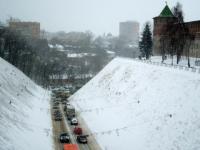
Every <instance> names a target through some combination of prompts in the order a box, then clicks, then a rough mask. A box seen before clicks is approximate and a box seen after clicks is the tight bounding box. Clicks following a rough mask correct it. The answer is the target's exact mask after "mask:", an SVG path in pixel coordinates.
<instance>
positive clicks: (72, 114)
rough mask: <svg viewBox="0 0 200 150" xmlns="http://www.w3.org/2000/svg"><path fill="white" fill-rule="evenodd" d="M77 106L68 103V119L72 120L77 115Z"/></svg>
mask: <svg viewBox="0 0 200 150" xmlns="http://www.w3.org/2000/svg"><path fill="white" fill-rule="evenodd" d="M75 113H76V112H75V108H74V107H73V106H71V105H68V106H67V109H66V116H67V119H68V120H71V119H72V118H73V117H75Z"/></svg>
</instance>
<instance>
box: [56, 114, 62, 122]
mask: <svg viewBox="0 0 200 150" xmlns="http://www.w3.org/2000/svg"><path fill="white" fill-rule="evenodd" d="M54 120H55V121H62V115H58V116H55V118H54Z"/></svg>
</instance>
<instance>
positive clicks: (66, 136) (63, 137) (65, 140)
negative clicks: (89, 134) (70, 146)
mask: <svg viewBox="0 0 200 150" xmlns="http://www.w3.org/2000/svg"><path fill="white" fill-rule="evenodd" d="M60 143H70V137H69V134H68V133H62V134H60Z"/></svg>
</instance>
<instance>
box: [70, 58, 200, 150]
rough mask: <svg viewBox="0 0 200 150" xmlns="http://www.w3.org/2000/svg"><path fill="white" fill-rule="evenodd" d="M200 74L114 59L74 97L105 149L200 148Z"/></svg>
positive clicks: (71, 99)
mask: <svg viewBox="0 0 200 150" xmlns="http://www.w3.org/2000/svg"><path fill="white" fill-rule="evenodd" d="M199 97H200V74H198V73H196V72H195V73H194V72H188V71H185V70H179V69H174V68H170V67H164V66H157V65H152V64H147V63H142V62H139V61H133V60H130V59H123V58H115V59H114V60H112V61H111V62H110V63H109V64H108V65H107V66H106V67H105V68H104V69H103V70H102V71H101V72H100V73H99V74H98V75H97V76H95V77H94V78H93V79H92V80H90V81H89V82H88V83H87V84H86V85H85V86H83V87H82V88H81V89H80V90H79V91H78V92H76V93H75V94H74V95H73V96H71V97H70V101H71V103H72V104H73V105H74V106H75V108H76V109H77V110H78V111H79V112H80V115H81V116H82V117H83V119H84V120H85V121H86V123H87V125H88V126H89V128H90V130H91V132H92V133H89V134H93V135H94V136H95V137H96V139H97V142H98V143H99V144H100V146H101V148H102V149H103V150H122V149H123V150H133V149H136V150H199V149H200V140H199V137H200V121H199V120H200V109H199V108H200V101H199Z"/></svg>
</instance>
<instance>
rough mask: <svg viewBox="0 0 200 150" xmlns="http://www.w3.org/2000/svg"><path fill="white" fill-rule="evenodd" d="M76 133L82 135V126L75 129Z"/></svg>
mask: <svg viewBox="0 0 200 150" xmlns="http://www.w3.org/2000/svg"><path fill="white" fill-rule="evenodd" d="M73 132H74V134H76V135H81V134H82V132H83V131H82V128H81V127H75V128H74V130H73Z"/></svg>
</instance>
